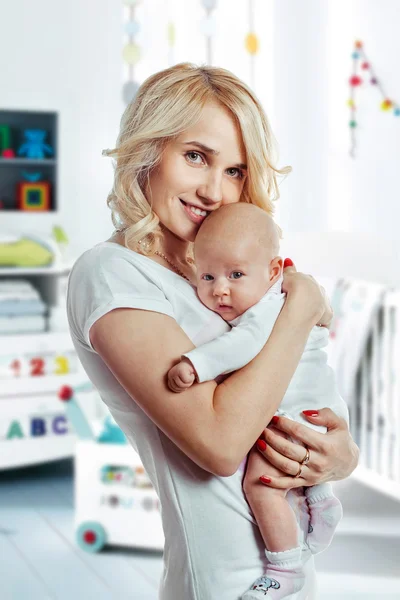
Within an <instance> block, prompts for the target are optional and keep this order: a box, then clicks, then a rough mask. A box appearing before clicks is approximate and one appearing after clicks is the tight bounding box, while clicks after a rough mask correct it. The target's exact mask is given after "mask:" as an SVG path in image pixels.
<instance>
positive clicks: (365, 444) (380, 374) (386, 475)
mask: <svg viewBox="0 0 400 600" xmlns="http://www.w3.org/2000/svg"><path fill="white" fill-rule="evenodd" d="M349 409H350V423H351V430H352V435H353V437H354V439H355V441H356V443H357V444H358V446H359V448H360V464H359V467H358V469H357V470H356V472H355V474H354V476H355V477H356V478H358V479H360V480H362V481H363V482H364V483H366V484H368V485H369V486H372V487H374V488H376V489H378V490H381V491H382V492H383V493H387V494H389V495H391V496H392V497H394V498H396V499H398V500H399V501H400V291H397V290H396V291H390V290H388V291H387V292H386V293H385V294H384V295H383V298H382V305H381V307H380V308H379V310H378V311H377V312H376V315H375V317H374V320H373V322H372V326H371V332H370V335H369V338H368V341H367V344H366V348H365V352H364V354H363V357H362V360H361V363H360V367H359V370H358V373H357V381H356V386H355V398H353V399H352V402H351V405H350V407H349Z"/></svg>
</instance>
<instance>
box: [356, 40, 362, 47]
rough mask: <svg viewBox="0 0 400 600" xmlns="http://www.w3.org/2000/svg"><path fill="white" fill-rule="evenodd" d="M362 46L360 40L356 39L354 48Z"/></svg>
mask: <svg viewBox="0 0 400 600" xmlns="http://www.w3.org/2000/svg"><path fill="white" fill-rule="evenodd" d="M362 47H363V43H362V42H361V41H360V40H357V42H356V48H362Z"/></svg>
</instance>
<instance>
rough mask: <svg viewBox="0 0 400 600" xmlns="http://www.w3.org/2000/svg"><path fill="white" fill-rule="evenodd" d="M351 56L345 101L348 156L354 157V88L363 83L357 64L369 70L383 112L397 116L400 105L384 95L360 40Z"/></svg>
mask: <svg viewBox="0 0 400 600" xmlns="http://www.w3.org/2000/svg"><path fill="white" fill-rule="evenodd" d="M351 58H352V59H353V73H352V75H351V77H350V79H349V85H350V98H349V100H348V101H347V104H348V106H349V108H350V120H349V127H350V138H351V147H350V156H351V157H353V158H354V157H355V150H356V131H355V130H356V128H357V125H358V123H357V120H356V110H357V107H356V103H355V94H356V89H357V88H359V87H361V86H362V85H363V83H364V80H363V77H361V76H360V75H358V73H357V70H358V68H359V66H360V67H361V70H362V71H367V72H369V77H370V80H369V81H370V83H371V85H374V86H376V87H377V88H378V90H379V91H380V93H381V95H382V98H383V100H381V103H380V108H381V110H383V111H385V112H389V111H393V114H394V116H395V117H398V116H400V106H399V105H398V104H397V103H396V102H394V101H393V100H391V99H390V98H388V96H387V95H386V93H385V91H384V89H383V86H382V83H381V81H380V80H379V79H378V78H377V77H376V75H375V73H374V71H373V69H372V66H371V62H370V61H369V60H368V58H367V56H366V54H365V50H364V44H363V42H361V41H360V40H357V41H356V42H355V43H354V51H353V52H352V55H351ZM360 61H361V65H360ZM367 76H368V75H367Z"/></svg>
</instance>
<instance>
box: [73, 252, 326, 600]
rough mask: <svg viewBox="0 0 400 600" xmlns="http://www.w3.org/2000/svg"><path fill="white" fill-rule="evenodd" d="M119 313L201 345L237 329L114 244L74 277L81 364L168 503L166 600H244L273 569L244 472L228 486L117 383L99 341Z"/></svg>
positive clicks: (176, 281) (164, 510)
mask: <svg viewBox="0 0 400 600" xmlns="http://www.w3.org/2000/svg"><path fill="white" fill-rule="evenodd" d="M118 307H125V308H126V307H130V308H138V309H144V310H150V311H155V312H159V313H164V314H166V315H169V316H171V317H173V318H174V319H175V320H176V321H177V323H178V324H179V325H180V326H181V327H182V329H183V330H184V331H185V333H186V334H187V335H188V337H189V338H190V339H191V340H192V342H193V343H194V344H195V345H197V344H202V343H205V342H207V341H209V340H210V339H212V338H214V337H216V336H218V335H220V334H222V333H224V332H225V331H227V330H228V329H229V325H227V324H226V323H225V321H224V320H223V319H221V318H220V317H219V316H218V315H217V314H216V313H214V312H212V311H210V310H208V309H207V308H206V307H205V306H204V305H203V304H201V302H200V301H199V300H198V298H197V296H196V291H195V288H194V287H193V286H192V285H191V284H190V283H188V282H187V281H185V280H184V279H183V278H182V277H180V276H179V275H177V274H175V273H173V272H172V271H170V270H168V269H166V268H165V267H163V266H162V265H159V264H158V263H156V262H154V261H152V260H151V259H149V258H147V257H145V256H142V255H140V254H137V253H135V252H133V251H131V250H129V249H127V248H123V247H122V246H120V245H118V244H115V243H112V242H103V243H101V244H98V245H97V246H95V247H94V248H92V249H90V250H88V251H87V252H85V253H84V254H83V255H82V256H81V257H80V258H79V259H78V261H77V262H76V263H75V265H74V267H73V269H72V271H71V274H70V278H69V286H68V298H67V311H68V319H69V324H70V331H71V336H72V340H73V343H74V346H75V348H76V351H77V353H78V356H79V359H80V360H81V362H82V365H83V367H84V369H85V371H86V373H87V374H88V376H89V378H90V379H91V381H92V382H93V384H94V385H95V386H96V388H97V389H98V391H99V394H100V396H101V398H102V399H103V401H104V402H105V403H106V405H107V406H108V408H109V409H110V411H111V413H112V415H113V417H114V418H115V420H116V422H117V423H118V425H119V426H120V427H121V429H122V430H123V431H124V433H125V434H126V436H127V438H128V440H129V441H130V443H131V444H132V446H133V447H134V448H135V450H137V452H138V453H139V455H140V458H141V460H142V462H143V466H144V468H145V469H146V471H147V473H148V475H149V477H150V479H151V481H152V484H153V486H154V488H155V489H156V491H157V493H158V495H159V498H160V504H161V514H162V521H163V528H164V534H165V548H164V573H163V576H162V579H161V583H160V596H159V597H160V599H161V600H238V599H239V598H240V596H241V594H243V592H244V591H245V590H246V589H248V587H249V586H250V585H251V584H252V582H253V581H254V580H255V579H256V578H257V577H259V576H261V575H262V574H263V573H264V571H265V568H266V558H265V553H264V544H263V541H262V538H261V536H260V533H259V529H258V526H257V524H256V522H255V520H254V517H253V515H252V513H251V511H250V508H249V506H248V504H247V502H246V500H245V497H244V495H243V491H242V477H243V472H242V471H241V470H240V469H239V470H238V472H237V473H235V474H234V475H232V476H231V477H218V476H215V475H212V474H210V473H208V472H206V471H204V470H203V469H201V468H200V467H199V466H198V465H197V464H195V463H194V462H193V461H192V460H191V459H190V458H188V457H187V456H186V455H185V454H184V453H183V452H182V451H181V450H180V449H179V448H178V447H177V446H176V445H175V444H174V443H173V442H172V441H171V440H170V439H169V438H168V437H167V436H166V435H165V434H164V433H163V432H162V431H161V430H160V429H158V428H157V427H156V425H155V424H154V423H153V422H152V421H151V420H150V419H149V418H148V417H147V416H146V414H145V413H144V412H143V410H142V409H141V408H140V407H139V406H138V405H137V404H136V403H135V400H134V399H133V398H131V397H130V396H129V395H128V394H127V392H126V391H125V390H124V388H123V387H122V386H121V385H120V384H119V382H118V381H117V380H116V379H115V377H114V376H113V375H112V373H111V372H110V370H109V369H108V368H107V366H106V365H105V363H104V362H103V361H102V359H101V358H100V356H99V355H98V354H97V353H96V352H95V351H94V349H93V348H92V347H91V345H90V340H89V332H90V328H91V326H92V325H93V324H94V323H95V322H96V321H97V320H98V319H99V318H100V317H102V316H103V315H105V314H106V313H108V312H109V311H111V310H113V309H115V308H118ZM132 344H133V345H134V344H135V339H132ZM132 376H134V374H133V375H132ZM166 410H167V407H166ZM288 499H289V501H290V502H291V505H292V506H293V508H294V510H295V511H296V514H297V515H298V520H299V522H300V523H301V537H303V533H302V532H303V531H306V530H307V529H308V519H309V515H308V509H307V506H306V503H305V497H304V494H303V489H302V488H300V489H297V490H293V491H291V492H289V494H288ZM299 531H300V530H299ZM303 557H304V564H305V566H304V569H305V572H306V575H307V581H306V586H305V588H304V589H303V590H302V592H301V593H299V595H298V600H303V599H305V598H306V597H307V598H308V600H314V598H315V597H316V596H315V595H314V594H315V591H314V586H315V571H314V563H313V558H312V557H311V554H310V551H309V550H308V549H307V547H306V546H305V545H304V551H303ZM307 593H308V594H309V596H307ZM296 600H297V597H296Z"/></svg>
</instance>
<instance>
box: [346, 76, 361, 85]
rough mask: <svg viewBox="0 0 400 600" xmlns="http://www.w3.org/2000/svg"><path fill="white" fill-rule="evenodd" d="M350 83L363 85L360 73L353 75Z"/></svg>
mask: <svg viewBox="0 0 400 600" xmlns="http://www.w3.org/2000/svg"><path fill="white" fill-rule="evenodd" d="M349 82H350V85H361V83H362V79H361V77H359V76H358V75H353V76H352V77H350V79H349Z"/></svg>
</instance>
